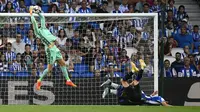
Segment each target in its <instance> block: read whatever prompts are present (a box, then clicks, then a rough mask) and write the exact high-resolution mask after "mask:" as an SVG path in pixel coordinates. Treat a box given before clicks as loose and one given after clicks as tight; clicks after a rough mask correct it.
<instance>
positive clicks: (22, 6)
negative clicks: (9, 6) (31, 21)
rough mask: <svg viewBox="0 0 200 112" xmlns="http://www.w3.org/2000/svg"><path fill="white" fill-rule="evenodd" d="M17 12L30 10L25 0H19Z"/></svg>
mask: <svg viewBox="0 0 200 112" xmlns="http://www.w3.org/2000/svg"><path fill="white" fill-rule="evenodd" d="M16 12H17V13H26V12H29V11H28V7H27V6H26V5H25V0H20V1H19V8H17V9H16Z"/></svg>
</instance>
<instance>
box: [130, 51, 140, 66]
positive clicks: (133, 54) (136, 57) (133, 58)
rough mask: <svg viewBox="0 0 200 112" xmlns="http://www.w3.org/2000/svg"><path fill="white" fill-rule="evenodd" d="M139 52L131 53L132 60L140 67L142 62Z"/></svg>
mask: <svg viewBox="0 0 200 112" xmlns="http://www.w3.org/2000/svg"><path fill="white" fill-rule="evenodd" d="M138 54H139V52H137V54H136V53H132V54H131V62H133V63H134V64H135V66H136V67H137V68H138V67H139V66H140V62H139V60H138V59H139V58H138V57H139V56H138Z"/></svg>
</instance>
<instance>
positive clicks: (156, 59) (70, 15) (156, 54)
mask: <svg viewBox="0 0 200 112" xmlns="http://www.w3.org/2000/svg"><path fill="white" fill-rule="evenodd" d="M34 15H36V14H34ZM43 15H44V16H45V17H153V19H154V21H153V24H154V25H153V26H154V35H153V36H154V91H158V14H157V13H121V14H118V13H112V14H110V13H84V14H83V13H74V14H73V13H59V14H58V13H43ZM5 16H6V17H29V16H30V14H29V13H0V17H5ZM0 24H2V23H0Z"/></svg>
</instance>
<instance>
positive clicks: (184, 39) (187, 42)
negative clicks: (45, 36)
mask: <svg viewBox="0 0 200 112" xmlns="http://www.w3.org/2000/svg"><path fill="white" fill-rule="evenodd" d="M174 39H175V40H176V41H177V43H178V46H179V47H182V48H184V46H189V47H190V49H193V48H194V45H193V38H192V36H191V35H189V34H188V33H187V31H186V27H182V28H181V34H176V35H175V37H174Z"/></svg>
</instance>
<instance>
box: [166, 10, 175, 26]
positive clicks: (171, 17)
mask: <svg viewBox="0 0 200 112" xmlns="http://www.w3.org/2000/svg"><path fill="white" fill-rule="evenodd" d="M169 22H171V24H172V26H173V27H172V28H175V27H176V26H177V25H178V22H177V19H176V18H175V17H174V14H173V11H172V10H167V17H166V20H165V24H166V25H167V24H168V23H169Z"/></svg>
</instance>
